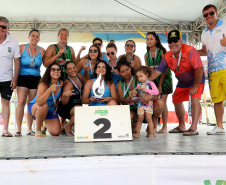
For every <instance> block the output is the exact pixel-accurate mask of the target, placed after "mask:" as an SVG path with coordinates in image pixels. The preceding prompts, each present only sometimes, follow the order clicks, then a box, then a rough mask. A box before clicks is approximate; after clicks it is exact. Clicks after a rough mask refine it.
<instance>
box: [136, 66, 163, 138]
mask: <svg viewBox="0 0 226 185" xmlns="http://www.w3.org/2000/svg"><path fill="white" fill-rule="evenodd" d="M150 75H151V71H150V70H149V69H148V68H147V67H146V66H140V67H138V68H137V70H136V76H137V79H138V81H139V82H141V83H139V84H138V85H137V87H136V88H135V90H136V91H137V93H138V94H139V97H140V98H141V97H142V96H143V95H144V93H148V94H150V95H158V94H159V91H158V88H157V87H156V85H155V84H154V83H153V82H151V81H149V80H148V77H149V76H150ZM144 112H146V121H147V123H148V135H147V137H148V138H153V137H155V135H154V133H153V122H152V114H153V99H152V100H151V101H149V102H148V103H146V104H143V103H141V102H140V101H139V102H138V105H137V115H138V119H137V125H136V133H135V134H133V136H134V137H139V135H140V129H141V125H142V122H143V120H144Z"/></svg>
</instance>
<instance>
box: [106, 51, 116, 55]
mask: <svg viewBox="0 0 226 185" xmlns="http://www.w3.org/2000/svg"><path fill="white" fill-rule="evenodd" d="M114 54H115V52H110V53H107V56H110V55H114Z"/></svg>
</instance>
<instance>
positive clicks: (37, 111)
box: [28, 63, 63, 138]
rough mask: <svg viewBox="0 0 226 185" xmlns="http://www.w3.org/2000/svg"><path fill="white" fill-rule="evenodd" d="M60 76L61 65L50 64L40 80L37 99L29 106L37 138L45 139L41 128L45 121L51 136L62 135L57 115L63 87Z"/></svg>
mask: <svg viewBox="0 0 226 185" xmlns="http://www.w3.org/2000/svg"><path fill="white" fill-rule="evenodd" d="M60 76H61V69H60V65H59V64H57V63H52V64H50V65H49V66H48V68H47V70H46V72H45V74H44V76H43V78H42V79H41V80H40V83H39V85H38V92H37V94H36V96H35V98H34V99H33V100H32V101H31V102H30V104H29V106H28V110H29V113H30V114H31V115H32V116H33V117H34V118H35V119H36V133H35V137H36V138H42V137H43V135H42V133H41V126H42V123H43V122H44V121H45V126H46V128H47V129H48V132H49V133H50V134H51V135H53V136H58V135H60V132H61V125H60V120H59V117H58V114H57V113H56V110H57V102H58V99H59V97H60V93H61V86H62V85H63V81H61V80H59V79H60Z"/></svg>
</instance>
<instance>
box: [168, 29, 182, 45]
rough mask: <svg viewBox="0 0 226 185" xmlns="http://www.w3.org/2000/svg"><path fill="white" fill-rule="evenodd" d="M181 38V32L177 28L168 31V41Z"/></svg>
mask: <svg viewBox="0 0 226 185" xmlns="http://www.w3.org/2000/svg"><path fill="white" fill-rule="evenodd" d="M181 38H182V34H181V32H180V31H179V30H172V31H170V32H169V33H168V43H169V41H170V42H171V43H172V41H178V40H180V39H181Z"/></svg>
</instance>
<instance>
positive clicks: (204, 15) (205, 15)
mask: <svg viewBox="0 0 226 185" xmlns="http://www.w3.org/2000/svg"><path fill="white" fill-rule="evenodd" d="M208 14H210V15H212V16H213V15H214V14H215V12H214V11H212V12H209V13H204V14H203V17H208Z"/></svg>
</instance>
